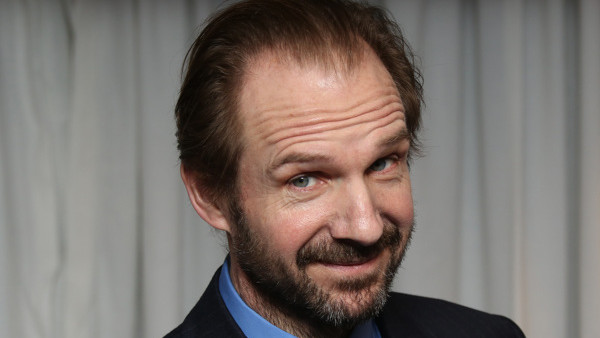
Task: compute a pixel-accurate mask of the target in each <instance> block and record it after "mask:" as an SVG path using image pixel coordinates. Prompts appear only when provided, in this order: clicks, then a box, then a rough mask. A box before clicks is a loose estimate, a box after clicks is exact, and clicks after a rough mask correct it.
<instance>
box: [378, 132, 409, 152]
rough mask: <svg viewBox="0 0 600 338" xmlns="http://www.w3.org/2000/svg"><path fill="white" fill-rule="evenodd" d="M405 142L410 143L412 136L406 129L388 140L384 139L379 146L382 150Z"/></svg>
mask: <svg viewBox="0 0 600 338" xmlns="http://www.w3.org/2000/svg"><path fill="white" fill-rule="evenodd" d="M404 141H410V134H409V133H408V130H407V129H406V128H402V129H400V130H399V131H398V133H396V134H394V135H392V136H390V137H388V138H384V139H383V140H381V141H380V142H379V143H378V144H377V145H378V146H379V147H380V148H386V147H391V146H395V145H397V144H398V143H401V142H404Z"/></svg>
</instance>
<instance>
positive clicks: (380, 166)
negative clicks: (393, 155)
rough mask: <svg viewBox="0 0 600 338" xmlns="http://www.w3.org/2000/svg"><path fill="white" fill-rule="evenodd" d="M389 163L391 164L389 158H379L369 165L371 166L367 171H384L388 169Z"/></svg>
mask: <svg viewBox="0 0 600 338" xmlns="http://www.w3.org/2000/svg"><path fill="white" fill-rule="evenodd" d="M391 162H392V160H391V159H389V158H380V159H378V160H377V161H375V162H373V164H371V166H370V167H369V170H371V171H382V170H384V169H386V168H387V167H389V165H390V164H391Z"/></svg>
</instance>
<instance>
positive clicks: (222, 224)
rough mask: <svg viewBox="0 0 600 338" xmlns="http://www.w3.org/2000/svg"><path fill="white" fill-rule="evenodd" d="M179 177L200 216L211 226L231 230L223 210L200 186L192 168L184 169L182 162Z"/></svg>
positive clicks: (228, 231)
mask: <svg viewBox="0 0 600 338" xmlns="http://www.w3.org/2000/svg"><path fill="white" fill-rule="evenodd" d="M180 171H181V179H182V180H183V184H185V189H186V190H187V193H188V196H189V197H190V202H192V206H193V207H194V209H195V210H196V212H197V213H198V215H200V217H202V219H203V220H205V221H206V223H208V224H210V225H211V226H212V227H214V228H216V229H219V230H223V231H226V232H227V233H228V234H229V233H230V232H231V226H230V224H229V221H228V220H227V217H225V214H224V213H223V211H222V210H221V209H220V208H219V207H218V206H217V205H215V203H213V201H211V200H210V199H209V198H208V195H207V194H206V191H205V190H204V189H203V187H202V186H201V183H200V182H199V181H198V180H197V178H196V174H195V173H194V172H193V171H192V170H186V169H185V168H184V166H183V164H182V165H181V167H180Z"/></svg>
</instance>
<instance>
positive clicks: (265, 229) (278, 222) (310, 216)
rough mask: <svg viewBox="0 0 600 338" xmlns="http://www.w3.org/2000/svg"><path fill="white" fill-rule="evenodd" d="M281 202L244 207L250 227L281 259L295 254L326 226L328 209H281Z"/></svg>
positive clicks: (266, 201) (255, 201) (253, 202)
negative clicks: (326, 211)
mask: <svg viewBox="0 0 600 338" xmlns="http://www.w3.org/2000/svg"><path fill="white" fill-rule="evenodd" d="M280 200H281V199H277V198H273V199H269V198H261V199H249V200H247V201H246V203H245V210H246V217H247V219H248V225H249V226H251V227H253V228H254V230H255V231H256V232H258V233H259V235H260V236H262V237H263V239H264V240H265V241H266V243H268V245H269V246H270V248H271V250H272V251H274V252H277V254H278V255H280V256H282V257H288V258H289V259H293V260H295V258H296V253H297V252H298V250H300V249H301V248H302V247H303V246H304V245H306V243H308V242H309V241H310V240H311V239H312V238H314V236H315V235H316V234H317V233H318V231H319V230H320V229H321V228H322V225H323V224H326V217H325V213H324V211H325V210H326V208H324V207H323V206H317V205H302V206H298V205H296V206H290V205H287V206H282V205H281V203H280V202H278V201H280Z"/></svg>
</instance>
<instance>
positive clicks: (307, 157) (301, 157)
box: [267, 153, 331, 173]
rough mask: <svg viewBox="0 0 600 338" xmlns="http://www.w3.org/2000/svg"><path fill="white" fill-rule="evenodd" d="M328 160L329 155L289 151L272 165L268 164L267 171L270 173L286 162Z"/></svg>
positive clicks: (329, 159)
mask: <svg viewBox="0 0 600 338" xmlns="http://www.w3.org/2000/svg"><path fill="white" fill-rule="evenodd" d="M329 161H331V157H330V156H327V155H323V154H304V153H290V154H288V155H286V156H285V157H283V158H281V159H280V160H278V161H277V162H274V163H273V164H272V165H270V166H269V168H268V169H267V171H268V172H269V173H271V172H273V171H275V170H277V169H278V168H280V167H282V166H284V165H286V164H288V163H310V162H329Z"/></svg>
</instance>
